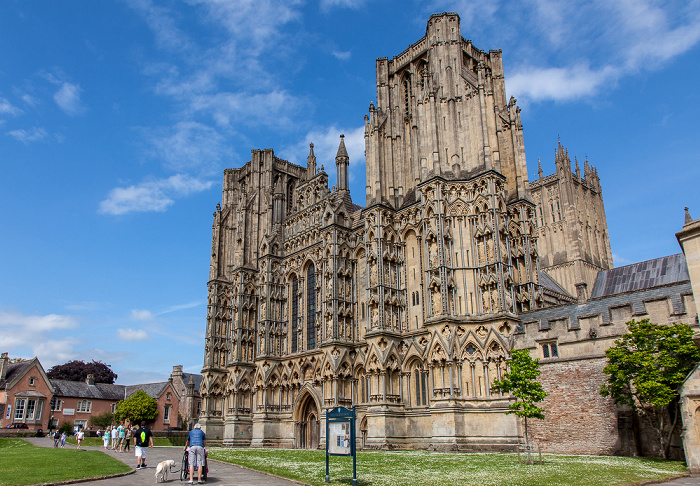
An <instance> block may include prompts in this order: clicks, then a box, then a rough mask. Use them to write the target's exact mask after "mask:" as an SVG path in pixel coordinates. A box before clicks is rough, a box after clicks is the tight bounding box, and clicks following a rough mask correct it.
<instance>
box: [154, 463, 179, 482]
mask: <svg viewBox="0 0 700 486" xmlns="http://www.w3.org/2000/svg"><path fill="white" fill-rule="evenodd" d="M174 465H175V461H173V460H172V459H168V460H167V461H163V462H161V463H160V464H158V466H157V467H156V483H157V482H159V479H158V477H159V476H160V481H162V482H166V481H167V480H168V471H169V470H170V469H171V468H172V467H173V466H174Z"/></svg>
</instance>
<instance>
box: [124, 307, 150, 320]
mask: <svg viewBox="0 0 700 486" xmlns="http://www.w3.org/2000/svg"><path fill="white" fill-rule="evenodd" d="M129 318H130V319H131V320H132V321H152V320H153V319H155V318H156V316H154V315H153V313H152V312H151V311H149V310H145V309H133V310H132V311H131V315H130V316H129Z"/></svg>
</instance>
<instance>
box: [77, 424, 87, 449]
mask: <svg viewBox="0 0 700 486" xmlns="http://www.w3.org/2000/svg"><path fill="white" fill-rule="evenodd" d="M84 438H85V432H83V429H79V430H78V432H76V434H75V441H76V442H77V443H78V445H77V447H76V449H80V444H81V443H82V442H83V439H84Z"/></svg>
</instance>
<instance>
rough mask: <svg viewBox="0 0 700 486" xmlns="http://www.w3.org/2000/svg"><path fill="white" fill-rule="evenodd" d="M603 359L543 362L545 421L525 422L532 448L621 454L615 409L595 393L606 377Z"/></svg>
mask: <svg viewBox="0 0 700 486" xmlns="http://www.w3.org/2000/svg"><path fill="white" fill-rule="evenodd" d="M605 363H606V360H605V359H604V358H597V359H596V358H591V359H584V360H557V361H550V362H547V363H543V364H542V366H541V370H542V374H541V375H540V382H541V383H542V386H543V387H544V389H545V391H546V392H547V393H549V396H548V397H547V398H546V399H545V400H544V402H543V408H544V409H545V420H532V421H528V428H529V430H530V432H531V434H532V435H531V436H532V437H533V439H534V441H533V443H534V444H535V447H537V444H539V445H540V447H541V448H542V451H543V452H552V453H566V454H602V455H609V454H620V453H623V452H624V451H623V450H622V449H623V448H624V446H625V445H624V444H622V443H621V440H620V435H619V434H618V420H617V409H616V407H615V405H614V403H613V402H612V400H611V399H609V398H605V397H602V396H601V395H600V394H599V393H598V392H599V390H600V387H601V385H602V383H603V381H604V380H605V375H604V374H603V368H604V367H605Z"/></svg>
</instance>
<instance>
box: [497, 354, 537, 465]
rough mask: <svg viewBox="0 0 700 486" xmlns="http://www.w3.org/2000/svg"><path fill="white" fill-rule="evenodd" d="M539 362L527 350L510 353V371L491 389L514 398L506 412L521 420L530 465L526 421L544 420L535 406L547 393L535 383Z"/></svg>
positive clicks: (530, 457)
mask: <svg viewBox="0 0 700 486" xmlns="http://www.w3.org/2000/svg"><path fill="white" fill-rule="evenodd" d="M540 373H541V371H540V360H539V359H532V357H531V356H530V352H529V351H528V350H527V349H520V350H516V351H513V352H511V360H510V371H509V372H507V373H506V374H505V375H504V376H503V379H502V380H496V381H494V382H493V386H492V387H491V388H492V389H494V390H500V391H502V392H503V393H511V394H512V395H513V396H514V397H515V402H513V403H511V404H510V405H509V406H508V409H509V410H508V412H506V413H509V414H510V413H514V414H515V415H517V416H518V417H521V418H522V419H523V422H524V425H525V447H526V448H527V461H528V463H529V464H532V455H531V453H530V438H529V436H528V431H527V419H529V418H537V419H540V420H544V409H543V408H539V407H538V406H537V405H535V404H536V403H538V402H541V401H542V400H544V398H545V397H546V396H547V392H545V391H544V390H543V389H542V385H541V384H540V382H539V381H537V377H538V376H540Z"/></svg>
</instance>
